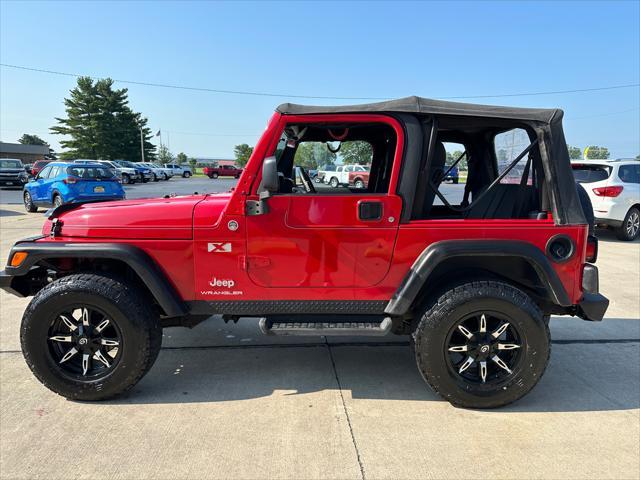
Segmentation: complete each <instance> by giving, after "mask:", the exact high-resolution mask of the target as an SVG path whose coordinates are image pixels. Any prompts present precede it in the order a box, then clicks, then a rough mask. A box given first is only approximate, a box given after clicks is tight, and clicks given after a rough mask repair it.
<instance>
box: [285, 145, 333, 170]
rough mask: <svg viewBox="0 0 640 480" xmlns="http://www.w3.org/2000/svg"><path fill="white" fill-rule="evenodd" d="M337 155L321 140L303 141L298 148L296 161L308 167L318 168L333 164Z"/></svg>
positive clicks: (297, 163)
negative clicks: (320, 141)
mask: <svg viewBox="0 0 640 480" xmlns="http://www.w3.org/2000/svg"><path fill="white" fill-rule="evenodd" d="M336 158H337V155H336V154H335V153H333V152H331V151H329V149H328V148H327V145H326V144H324V143H319V142H302V143H300V144H299V145H298V148H297V149H296V156H295V159H294V163H295V164H296V165H297V166H299V167H304V168H306V169H317V168H319V167H323V166H325V165H333V164H334V163H335V162H336Z"/></svg>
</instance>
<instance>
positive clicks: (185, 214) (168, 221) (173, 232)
mask: <svg viewBox="0 0 640 480" xmlns="http://www.w3.org/2000/svg"><path fill="white" fill-rule="evenodd" d="M207 197H216V198H219V201H218V202H213V203H212V207H213V208H212V211H211V212H210V214H211V215H212V216H215V218H217V217H218V216H219V215H220V213H221V212H222V209H223V208H224V206H225V205H226V204H227V202H228V199H229V194H222V195H189V196H182V197H170V198H149V199H141V200H120V201H115V202H95V203H85V204H81V205H79V206H77V207H76V208H73V209H72V210H69V211H65V210H63V211H62V212H61V213H60V214H59V215H55V212H54V215H55V216H56V217H57V218H58V219H59V220H60V221H61V222H62V228H61V230H60V236H61V237H91V238H112V239H165V240H169V239H174V240H180V239H191V238H192V237H193V210H194V208H195V206H196V205H197V204H198V203H200V202H201V201H202V200H204V199H205V198H207ZM63 207H64V206H63ZM70 207H71V206H70ZM61 208H62V207H61ZM67 208H69V207H67ZM71 208H72V207H71ZM42 231H43V234H45V235H47V234H49V232H50V231H51V220H48V221H47V222H46V223H45V225H44V227H43V230H42Z"/></svg>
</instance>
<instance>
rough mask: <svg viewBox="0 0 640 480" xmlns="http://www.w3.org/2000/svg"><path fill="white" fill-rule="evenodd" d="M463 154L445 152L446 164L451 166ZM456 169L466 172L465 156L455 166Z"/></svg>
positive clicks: (460, 152)
mask: <svg viewBox="0 0 640 480" xmlns="http://www.w3.org/2000/svg"><path fill="white" fill-rule="evenodd" d="M463 153H464V152H462V151H460V150H455V151H454V152H453V153H450V152H447V161H446V164H447V165H448V166H451V165H453V164H454V163H455V161H456V160H458V159H459V158H460V157H461V156H462V154H463ZM457 167H458V169H460V170H467V156H466V155H465V156H464V157H462V158H460V161H459V162H458V164H457Z"/></svg>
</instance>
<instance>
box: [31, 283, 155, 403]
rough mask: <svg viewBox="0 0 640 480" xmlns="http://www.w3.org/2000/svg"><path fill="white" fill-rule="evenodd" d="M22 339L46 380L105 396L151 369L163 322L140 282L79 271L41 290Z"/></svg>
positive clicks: (82, 396)
mask: <svg viewBox="0 0 640 480" xmlns="http://www.w3.org/2000/svg"><path fill="white" fill-rule="evenodd" d="M20 341H21V346H22V352H23V355H24V358H25V360H26V362H27V365H28V366H29V368H30V369H31V371H32V372H33V374H34V375H35V376H36V378H37V379H38V380H40V382H42V384H44V386H46V387H47V388H49V389H50V390H52V391H54V392H56V393H58V394H59V395H62V396H64V397H66V398H69V399H73V400H104V399H108V398H111V397H114V396H116V395H119V394H121V393H123V392H125V391H126V390H128V389H130V388H131V387H133V385H135V384H136V383H137V382H138V381H139V380H140V379H141V378H142V376H143V375H144V374H145V373H146V372H147V371H148V370H149V368H151V365H153V362H154V361H155V359H156V357H157V355H158V352H159V351H160V345H161V343H162V328H161V326H160V320H159V318H158V317H157V315H154V313H153V311H152V310H151V308H150V307H149V302H148V300H147V299H146V297H145V295H144V294H142V293H141V292H140V291H139V290H138V289H136V288H134V287H133V286H131V285H129V284H128V283H125V282H124V281H122V280H119V279H116V278H112V277H107V276H102V275H93V274H78V275H70V276H67V277H63V278H61V279H59V280H56V281H54V282H53V283H51V284H49V285H48V286H47V287H45V288H44V289H42V290H41V291H40V292H38V294H36V296H35V297H34V298H33V300H32V301H31V303H30V304H29V306H28V307H27V310H26V312H25V314H24V316H23V318H22V326H21V330H20Z"/></svg>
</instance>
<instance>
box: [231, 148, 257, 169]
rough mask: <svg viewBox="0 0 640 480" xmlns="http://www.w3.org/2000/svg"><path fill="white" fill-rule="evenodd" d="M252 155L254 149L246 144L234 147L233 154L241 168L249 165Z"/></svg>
mask: <svg viewBox="0 0 640 480" xmlns="http://www.w3.org/2000/svg"><path fill="white" fill-rule="evenodd" d="M252 153H253V147H250V146H249V145H247V144H246V143H241V144H240V145H236V146H235V147H233V154H234V155H235V157H236V163H237V164H238V165H239V166H241V167H244V166H245V165H246V164H247V162H248V161H249V157H251V154H252Z"/></svg>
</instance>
